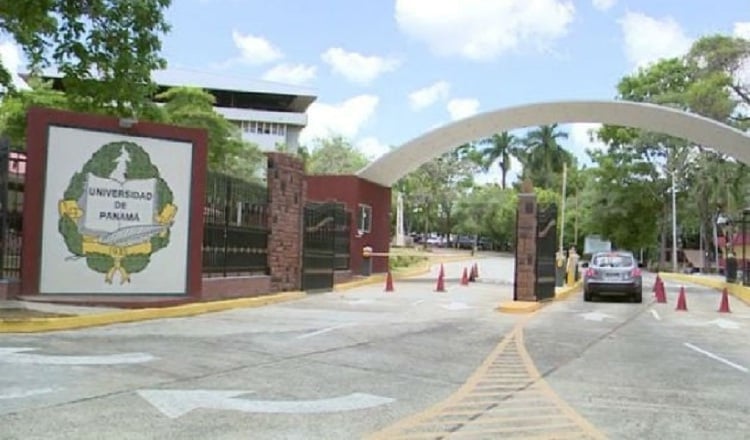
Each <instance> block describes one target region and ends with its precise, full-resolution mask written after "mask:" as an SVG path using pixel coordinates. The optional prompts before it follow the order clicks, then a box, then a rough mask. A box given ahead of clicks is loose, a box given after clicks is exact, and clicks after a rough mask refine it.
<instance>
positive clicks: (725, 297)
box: [719, 287, 732, 313]
mask: <svg viewBox="0 0 750 440" xmlns="http://www.w3.org/2000/svg"><path fill="white" fill-rule="evenodd" d="M719 313H732V311H731V310H729V292H727V288H726V287H725V288H724V290H723V291H722V292H721V304H720V305H719Z"/></svg>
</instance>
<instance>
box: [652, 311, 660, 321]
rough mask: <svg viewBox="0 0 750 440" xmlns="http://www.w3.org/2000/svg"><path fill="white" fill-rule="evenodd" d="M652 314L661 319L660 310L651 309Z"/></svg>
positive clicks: (658, 319)
mask: <svg viewBox="0 0 750 440" xmlns="http://www.w3.org/2000/svg"><path fill="white" fill-rule="evenodd" d="M651 314H652V315H654V319H655V320H657V321H661V316H659V312H657V311H656V310H654V309H651Z"/></svg>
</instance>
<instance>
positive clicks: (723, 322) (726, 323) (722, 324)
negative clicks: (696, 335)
mask: <svg viewBox="0 0 750 440" xmlns="http://www.w3.org/2000/svg"><path fill="white" fill-rule="evenodd" d="M706 325H715V326H717V327H719V328H724V329H731V330H736V329H738V328H740V327H742V326H741V325H740V324H738V323H736V322H734V321H730V320H728V319H724V318H718V319H714V320H713V321H708V322H707V323H706Z"/></svg>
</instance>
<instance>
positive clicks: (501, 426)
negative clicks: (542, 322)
mask: <svg viewBox="0 0 750 440" xmlns="http://www.w3.org/2000/svg"><path fill="white" fill-rule="evenodd" d="M532 316H533V315H529V316H527V317H525V319H522V320H521V321H519V322H518V323H517V324H516V325H515V326H514V327H513V329H512V330H511V331H510V333H508V334H507V335H506V336H505V337H504V338H503V339H502V340H501V341H500V343H499V344H498V345H497V347H495V349H493V350H492V352H491V353H490V355H489V356H487V358H486V359H485V360H484V361H483V362H482V364H481V365H480V366H479V368H477V370H476V371H475V372H474V373H473V374H472V375H471V377H469V379H468V380H467V381H466V383H464V384H463V385H462V386H461V387H460V388H459V389H458V390H457V391H456V392H455V393H453V394H452V395H450V396H448V397H447V398H445V399H444V400H442V401H441V402H439V403H437V404H435V405H433V406H432V407H430V408H428V409H426V410H425V411H423V412H420V413H417V414H414V415H412V416H409V417H406V418H404V419H402V420H400V421H397V422H396V423H394V424H393V425H391V426H389V427H386V428H385V429H383V430H381V431H378V432H376V433H373V434H371V435H370V436H368V437H367V438H368V439H370V440H375V439H396V438H403V439H407V438H410V439H411V438H413V439H445V438H452V437H461V438H467V437H481V438H501V437H506V436H512V437H513V438H522V439H530V438H539V439H558V438H576V439H597V440H599V439H606V437H605V435H604V434H603V433H601V432H600V431H598V430H597V429H596V427H594V426H593V425H592V424H591V423H589V422H588V421H587V420H586V419H584V418H583V417H582V416H581V415H580V414H578V413H577V412H576V411H575V410H574V409H573V408H572V407H571V406H570V405H568V404H567V403H566V402H565V401H564V400H562V398H560V397H559V396H558V395H557V394H556V393H555V392H554V390H552V388H551V387H550V385H549V384H548V383H547V382H546V381H545V380H544V378H543V377H542V376H541V374H540V373H539V370H538V369H537V368H536V366H535V365H534V363H533V361H532V359H531V356H530V355H529V353H528V352H527V351H526V347H525V345H524V337H523V326H524V324H525V323H526V322H527V321H528V320H529V319H531V317H532Z"/></svg>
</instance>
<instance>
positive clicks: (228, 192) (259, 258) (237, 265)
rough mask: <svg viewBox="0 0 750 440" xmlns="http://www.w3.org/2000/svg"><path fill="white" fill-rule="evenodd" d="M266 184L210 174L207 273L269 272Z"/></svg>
mask: <svg viewBox="0 0 750 440" xmlns="http://www.w3.org/2000/svg"><path fill="white" fill-rule="evenodd" d="M267 197H268V196H267V192H266V187H265V186H264V185H261V184H258V183H252V182H247V181H245V180H242V179H238V178H235V177H231V176H227V175H225V174H221V173H216V172H209V173H208V175H207V178H206V204H205V208H204V211H203V273H204V275H205V276H224V277H226V276H234V275H248V274H260V273H263V274H266V273H268V234H269V228H268V209H267V206H268V205H267Z"/></svg>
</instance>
